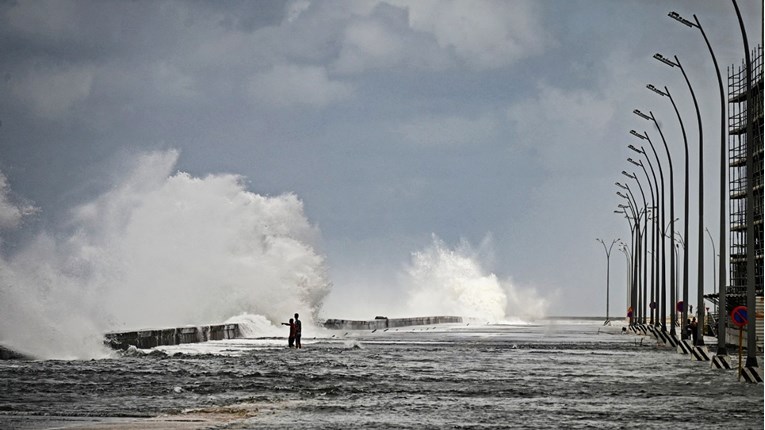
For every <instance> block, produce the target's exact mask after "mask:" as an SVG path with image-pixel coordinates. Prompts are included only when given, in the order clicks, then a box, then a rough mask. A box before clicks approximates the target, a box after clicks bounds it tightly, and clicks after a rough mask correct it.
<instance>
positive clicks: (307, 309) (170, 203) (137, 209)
mask: <svg viewBox="0 0 765 430" xmlns="http://www.w3.org/2000/svg"><path fill="white" fill-rule="evenodd" d="M177 159H178V153H177V152H176V151H164V152H154V153H149V154H144V155H141V156H140V157H138V159H137V161H136V162H135V165H134V167H133V168H132V169H129V173H128V174H127V175H126V176H125V177H124V178H123V179H122V180H121V181H119V182H118V183H117V184H116V185H115V186H114V187H113V188H112V189H111V190H110V191H108V192H107V193H105V194H103V195H101V196H99V197H97V198H95V199H93V200H92V201H90V202H88V203H86V204H84V205H81V206H79V207H77V208H76V209H75V210H74V211H73V215H72V217H71V221H70V224H69V226H68V227H69V228H68V229H67V233H65V234H63V233H61V232H56V233H49V232H43V233H40V234H39V235H38V236H37V238H36V239H35V240H33V241H31V242H30V243H28V244H27V245H26V246H25V247H24V248H23V249H22V250H21V251H19V252H18V253H16V254H14V255H12V256H10V257H8V258H7V259H5V260H3V261H0V265H2V270H0V282H1V284H0V295H1V296H0V298H1V299H2V300H0V342H2V343H5V344H6V345H7V346H9V347H11V348H15V349H18V350H21V351H24V352H27V353H31V354H33V355H35V356H38V357H58V358H88V357H97V356H101V354H103V350H102V349H101V347H100V339H101V336H102V334H103V333H104V332H106V331H110V330H127V329H140V328H159V327H175V326H181V325H199V324H205V323H215V322H221V321H225V320H226V319H228V318H229V317H231V316H232V315H239V314H242V313H247V314H253V315H262V316H263V317H264V318H265V319H267V320H269V321H270V322H272V323H275V324H278V323H279V322H281V321H283V320H286V319H288V318H289V317H290V316H291V315H292V314H294V313H295V312H299V313H300V314H301V317H302V319H304V320H306V322H307V323H309V324H310V321H311V320H312V319H314V318H315V317H316V315H317V313H318V311H319V309H320V307H321V304H322V301H323V299H324V297H325V296H326V294H327V293H328V292H329V290H330V287H331V284H330V282H329V280H328V278H327V274H326V269H325V264H324V258H323V257H322V256H321V255H319V254H318V253H317V252H316V251H315V249H314V247H315V244H316V242H317V241H318V237H319V232H318V230H317V229H316V228H315V227H314V226H312V225H311V224H310V223H309V222H308V220H307V219H306V217H305V215H304V212H303V206H302V202H301V201H300V200H299V199H298V198H297V197H296V196H294V195H292V194H285V195H280V196H275V197H266V196H261V195H258V194H255V193H252V192H249V191H247V190H246V189H245V186H244V184H243V180H242V178H241V177H239V176H237V175H225V174H224V175H209V176H206V177H204V178H199V177H193V176H191V175H189V174H187V173H183V172H175V173H173V172H174V169H175V164H176V162H177Z"/></svg>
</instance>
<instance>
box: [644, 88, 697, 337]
mask: <svg viewBox="0 0 765 430" xmlns="http://www.w3.org/2000/svg"><path fill="white" fill-rule="evenodd" d="M646 88H648V89H649V90H651V91H653V92H654V93H656V94H658V95H660V96H662V97H667V98H669V101H670V102H671V103H672V107H673V108H674V109H675V115H677V121H678V122H679V123H680V130H681V131H682V133H683V146H684V148H685V190H684V199H683V203H684V204H683V207H684V210H685V215H684V216H685V222H684V223H683V226H684V227H683V231H684V233H683V234H684V237H686V238H687V237H689V235H688V228H689V226H690V222H689V221H690V219H691V218H690V202H689V197H690V195H691V194H690V185H689V184H690V168H689V161H688V136H687V135H686V133H685V125H684V124H683V118H682V117H681V116H680V111H679V110H678V109H677V105H676V104H675V100H674V99H673V98H672V94H671V93H670V92H669V88H667V87H666V86H665V87H664V91H661V90H659V89H658V88H656V87H655V86H653V85H652V84H648V85H646ZM687 250H688V247H687V246H686V245H685V244H683V310H682V317H681V320H682V321H681V330H680V331H681V333H680V337H681V338H682V339H687V338H688V327H687V325H688V303H689V300H688V279H689V278H688V257H689V254H688V252H687Z"/></svg>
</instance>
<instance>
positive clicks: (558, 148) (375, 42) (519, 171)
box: [0, 0, 762, 317]
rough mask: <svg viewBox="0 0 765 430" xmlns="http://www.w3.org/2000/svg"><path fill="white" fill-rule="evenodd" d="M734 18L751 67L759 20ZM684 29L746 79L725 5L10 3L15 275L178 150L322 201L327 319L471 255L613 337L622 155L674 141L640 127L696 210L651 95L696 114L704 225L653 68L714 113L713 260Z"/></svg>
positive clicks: (619, 281)
mask: <svg viewBox="0 0 765 430" xmlns="http://www.w3.org/2000/svg"><path fill="white" fill-rule="evenodd" d="M739 6H740V7H741V9H742V12H743V14H744V16H745V18H746V19H745V21H746V25H747V31H748V32H749V38H750V44H751V45H752V46H755V45H756V44H758V42H759V41H760V40H761V38H762V9H761V8H762V2H761V1H760V0H740V1H739ZM672 10H675V11H677V12H679V13H680V14H681V15H683V16H684V17H686V18H688V19H691V20H692V19H693V14H696V16H697V17H698V19H699V21H700V22H701V23H702V25H703V26H704V28H705V30H706V32H707V34H708V36H709V39H710V41H711V43H712V45H713V47H714V49H715V52H716V54H717V57H718V61H719V63H720V65H721V67H722V68H723V70H722V73H723V78H724V79H725V78H726V76H727V72H726V68H727V67H728V66H729V65H731V64H735V65H736V66H738V65H740V64H741V61H742V58H743V45H742V39H741V34H740V31H739V27H738V21H737V19H736V15H735V11H734V8H733V5H732V3H730V2H728V1H718V0H707V1H697V0H686V1H671V2H667V1H658V0H657V1H649V0H644V1H637V0H623V1H616V0H610V1H606V0H541V1H518V0H512V1H509V0H508V1H480V0H471V1H448V0H447V1H430V0H416V1H406V0H390V1H308V0H298V1H275V0H262V1H226V2H218V1H210V2H202V1H194V2H190V1H189V2H170V1H146V2H144V1H137V2H126V1H95V2H90V1H65V0H56V1H29V2H26V1H19V2H17V1H0V53H1V55H0V93H1V94H2V97H0V172H2V174H3V175H4V177H5V179H4V182H5V183H4V184H3V183H0V185H3V186H2V187H0V188H2V190H3V196H2V200H0V213H2V215H1V216H0V224H2V225H3V226H4V227H6V228H5V229H4V230H3V232H2V234H3V236H4V238H5V240H4V242H3V245H2V246H3V249H2V252H3V253H4V254H5V255H13V253H14V252H17V250H18V249H20V248H21V247H23V243H24V241H26V240H29V238H30V237H32V236H34V235H35V234H37V232H39V231H41V230H45V231H52V232H56V231H60V230H62V229H63V228H64V227H63V226H65V225H66V224H67V219H68V217H70V216H71V210H72V209H73V208H75V207H78V206H79V205H82V204H84V203H87V202H88V201H90V200H92V199H94V198H95V197H96V196H98V195H101V194H102V193H104V192H106V191H108V190H109V189H111V188H112V187H113V186H114V184H115V181H117V178H118V177H119V175H120V173H119V172H121V171H123V170H125V169H127V167H126V166H127V165H128V164H129V160H132V159H135V158H136V157H138V156H140V154H144V153H148V152H152V151H172V150H177V151H178V154H179V155H178V160H177V164H176V165H175V167H174V169H175V170H177V171H182V172H188V173H189V174H190V175H192V176H193V177H204V176H206V175H209V174H221V173H232V174H236V175H241V176H242V177H244V178H246V184H247V188H248V189H249V190H250V191H252V192H254V193H258V194H261V195H268V196H275V195H281V194H284V193H294V195H295V196H297V198H298V199H300V200H301V201H302V202H303V207H304V211H305V215H306V217H307V219H308V221H309V222H310V223H311V224H313V225H314V226H315V227H316V229H317V230H318V231H319V232H320V240H319V241H318V245H317V247H318V252H319V253H321V254H323V255H324V256H325V257H326V264H327V267H328V270H329V278H330V279H331V282H332V283H333V289H332V292H331V293H330V295H329V296H328V298H327V300H326V303H325V312H326V313H327V314H331V315H325V316H329V317H331V316H333V315H337V314H341V313H343V306H346V305H347V303H349V302H348V301H346V300H345V298H354V299H357V300H366V301H367V302H370V301H371V302H377V303H379V304H380V307H381V308H383V309H385V306H389V305H391V304H394V303H395V301H396V298H395V296H396V293H397V291H396V287H395V285H397V278H398V276H399V274H400V272H401V271H402V268H403V267H405V266H406V265H407V264H408V262H409V261H410V259H411V253H412V252H416V251H418V250H422V249H424V248H427V247H429V246H431V245H432V244H433V243H434V236H435V237H437V238H439V239H440V240H441V241H443V243H445V244H446V246H448V247H456V246H458V244H459V243H460V241H466V242H467V243H470V244H471V245H472V246H473V247H474V248H475V249H476V250H478V251H477V254H480V259H481V264H482V266H483V267H484V269H485V270H486V271H487V273H494V274H496V276H497V277H499V278H500V279H506V280H510V281H511V282H512V283H513V284H514V285H516V286H517V288H519V289H525V290H531V291H535V292H536V294H538V295H539V297H542V298H544V299H545V300H547V301H549V309H548V312H549V313H550V314H553V315H602V314H604V313H605V264H606V260H605V254H604V252H603V248H602V246H601V245H600V244H599V243H597V242H596V241H595V238H596V237H600V238H603V239H604V240H606V241H608V242H610V240H611V239H612V238H616V237H621V238H624V239H626V238H627V237H628V235H629V232H628V228H627V224H626V221H625V220H624V219H623V218H620V217H619V216H617V215H615V214H614V213H613V211H614V209H615V208H616V205H617V204H619V203H621V201H620V199H619V198H618V197H617V196H616V195H615V192H616V191H617V188H616V187H615V186H614V182H615V181H623V180H625V179H626V178H624V177H623V176H622V175H621V174H620V172H621V171H622V170H624V169H627V168H629V169H627V170H630V171H631V170H633V169H632V168H631V165H629V164H628V163H627V162H626V158H627V157H628V156H634V155H636V154H631V153H630V152H629V150H628V149H627V148H626V145H627V144H629V143H633V144H640V143H641V142H640V141H636V139H634V138H632V137H631V136H630V135H629V130H630V129H636V130H638V131H647V132H648V133H649V135H651V136H652V138H653V140H654V142H657V143H658V142H660V139H659V137H658V134H657V132H656V131H655V130H654V128H653V127H652V126H651V125H650V124H649V123H647V122H645V121H644V120H641V119H640V118H638V117H636V116H635V115H633V114H632V110H633V109H635V108H638V109H641V110H642V111H644V112H647V111H652V112H654V114H655V115H656V116H657V118H658V119H659V120H660V122H661V123H662V125H663V127H664V132H665V136H666V137H667V139H668V142H669V146H670V150H671V151H673V161H674V168H675V174H674V176H675V183H676V187H677V190H676V194H677V196H676V201H677V202H678V203H677V204H678V206H677V208H676V211H677V213H678V214H680V213H681V209H682V206H681V204H682V195H681V194H680V191H679V190H681V189H682V173H683V170H682V169H683V158H682V138H681V134H680V128H679V126H678V123H677V121H676V118H675V116H674V111H673V110H672V108H671V105H670V104H669V101H668V100H667V99H663V98H661V97H658V96H656V95H655V94H653V93H651V92H649V91H648V90H646V89H645V85H646V84H647V83H653V84H655V85H657V86H659V87H663V86H664V85H666V86H668V87H669V89H670V91H672V94H673V95H674V96H675V99H676V100H677V102H678V104H679V108H680V111H681V115H682V116H683V119H684V121H685V125H686V130H687V131H688V136H689V139H690V143H691V148H692V149H691V165H692V169H691V177H692V178H694V180H693V182H692V184H691V194H692V197H691V207H692V208H693V209H694V212H693V214H694V215H693V216H694V217H695V216H696V215H695V213H696V211H695V209H696V206H695V205H696V203H695V202H696V197H697V193H698V182H697V178H698V168H697V163H698V158H697V157H698V134H697V132H696V121H695V113H694V110H693V104H692V103H691V98H690V94H689V92H688V90H687V87H686V86H685V82H684V81H683V79H682V75H681V73H680V71H679V70H678V69H670V68H669V67H667V66H665V65H663V64H661V63H659V62H657V61H656V60H654V59H652V58H651V57H652V55H653V54H654V53H655V52H661V53H662V54H664V55H665V56H669V57H671V56H672V55H677V56H678V58H679V59H680V61H681V62H682V63H683V65H684V66H685V69H686V71H687V73H688V75H689V79H690V80H691V82H692V84H693V85H694V89H695V90H696V93H697V96H698V98H699V104H700V105H701V108H702V115H703V120H704V127H705V128H704V135H705V136H704V138H705V144H706V148H707V150H706V151H705V153H704V161H705V168H706V171H705V190H706V191H705V195H706V199H705V203H706V210H705V212H706V213H705V224H706V225H707V226H708V227H709V229H710V231H711V233H712V236H713V237H714V238H715V241H717V237H718V210H717V205H718V204H719V200H718V196H719V188H718V187H719V176H718V173H717V172H718V171H719V152H720V149H719V148H720V146H719V129H718V128H716V127H718V124H719V110H718V106H719V98H718V93H717V83H716V78H715V72H714V68H713V64H712V61H711V58H710V56H709V53H708V52H707V50H706V46H705V44H704V41H703V38H702V36H701V33H700V32H699V31H698V30H695V29H690V28H687V27H685V26H683V25H682V24H680V23H678V22H676V21H674V20H672V19H670V18H669V17H667V14H668V13H669V12H670V11H672ZM665 174H666V173H665ZM30 207H34V208H37V211H36V213H34V214H33V215H30V216H29V217H27V218H28V219H27V220H26V221H24V222H18V217H19V212H18V209H19V208H20V209H21V210H22V211H23V210H24V208H30ZM696 225H697V224H696V221H695V220H692V222H691V224H690V227H691V232H692V234H691V235H692V238H691V241H690V244H691V248H692V254H691V270H690V272H691V274H692V275H693V277H692V278H691V279H692V280H693V279H695V275H694V274H695V272H696V270H695V265H696V263H695V261H696V258H697V257H696V253H695V247H696V246H697V240H696V237H695V235H696V228H697V227H696ZM680 226H681V224H678V228H680ZM11 227H13V228H11ZM705 240H708V237H705ZM705 245H706V246H707V251H706V252H707V255H706V257H707V259H706V261H707V262H708V265H709V266H708V268H707V273H708V274H707V275H706V279H707V282H708V285H707V290H708V291H712V289H713V284H712V281H713V276H712V266H711V264H712V261H713V260H712V251H711V249H710V246H709V245H710V243H709V242H706V243H705ZM624 260H625V258H624V255H623V254H621V253H619V252H617V251H614V257H613V258H612V259H611V262H612V271H611V275H612V278H611V285H612V291H611V297H612V302H611V313H612V315H614V314H617V315H622V314H623V313H624V306H625V298H624V297H625V294H626V293H625V289H624V288H625V285H624V284H625V276H626V275H625V261H624ZM692 285H693V284H692ZM391 293H393V294H391ZM509 313H510V314H513V310H512V309H511V310H510V311H509Z"/></svg>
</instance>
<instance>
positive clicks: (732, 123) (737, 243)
mask: <svg viewBox="0 0 765 430" xmlns="http://www.w3.org/2000/svg"><path fill="white" fill-rule="evenodd" d="M749 109H752V113H753V114H752V133H753V136H751V139H747V114H748V111H749ZM747 140H750V141H751V144H752V145H753V149H754V155H753V157H754V159H753V160H752V161H753V162H752V166H753V169H754V170H753V173H754V179H753V196H748V195H747V170H746V162H747V158H746V157H747V155H746V154H747ZM728 161H729V163H728V174H729V175H728V177H729V187H728V191H729V212H728V213H729V219H730V224H729V228H730V229H729V239H730V240H729V242H728V243H729V254H728V255H729V256H730V270H729V272H728V273H729V285H728V287H727V289H726V302H727V303H726V314H727V313H729V312H730V311H731V310H732V309H733V308H734V307H736V306H741V305H746V288H747V270H746V266H747V259H748V258H749V256H748V255H747V234H746V233H747V229H749V228H754V237H755V252H754V258H755V291H756V295H758V296H761V295H762V293H763V211H762V210H763V61H762V46H758V47H756V48H755V49H754V50H753V51H752V100H751V103H750V101H749V100H747V87H746V64H742V65H741V66H738V67H735V66H730V67H728ZM750 204H751V205H753V209H754V219H753V220H752V221H748V220H747V219H746V209H747V205H750ZM750 224H753V225H750Z"/></svg>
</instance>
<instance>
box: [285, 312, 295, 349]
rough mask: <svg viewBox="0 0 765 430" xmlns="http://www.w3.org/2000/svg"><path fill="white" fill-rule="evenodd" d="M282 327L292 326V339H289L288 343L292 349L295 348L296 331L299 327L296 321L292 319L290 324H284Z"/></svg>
mask: <svg viewBox="0 0 765 430" xmlns="http://www.w3.org/2000/svg"><path fill="white" fill-rule="evenodd" d="M282 325H288V326H290V337H289V338H288V339H287V342H288V345H289V347H290V348H294V347H295V333H296V329H297V327H296V326H295V321H294V320H293V319H292V318H290V322H288V323H282Z"/></svg>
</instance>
